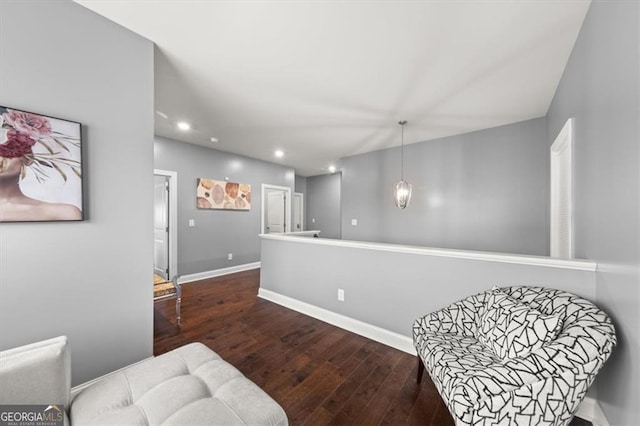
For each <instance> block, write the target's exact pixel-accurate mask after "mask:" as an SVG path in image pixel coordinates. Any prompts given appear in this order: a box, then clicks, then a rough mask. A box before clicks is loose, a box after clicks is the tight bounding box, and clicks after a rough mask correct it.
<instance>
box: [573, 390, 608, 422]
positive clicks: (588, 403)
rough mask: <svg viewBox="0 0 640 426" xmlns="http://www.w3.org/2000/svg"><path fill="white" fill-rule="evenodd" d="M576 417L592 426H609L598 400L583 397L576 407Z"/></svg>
mask: <svg viewBox="0 0 640 426" xmlns="http://www.w3.org/2000/svg"><path fill="white" fill-rule="evenodd" d="M576 417H580V418H581V419H584V420H588V421H590V422H591V423H593V426H609V421H608V420H607V417H606V416H605V415H604V411H602V407H601V406H600V404H599V403H598V400H597V399H595V398H591V397H589V396H587V397H585V398H584V400H583V401H582V403H581V404H580V406H579V407H578V411H577V412H576Z"/></svg>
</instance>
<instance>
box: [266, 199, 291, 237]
mask: <svg viewBox="0 0 640 426" xmlns="http://www.w3.org/2000/svg"><path fill="white" fill-rule="evenodd" d="M286 206H287V195H286V193H285V191H284V190H281V189H269V190H267V204H266V207H267V208H266V210H267V211H266V213H265V225H266V226H265V233H267V234H272V233H276V232H285V230H286V229H287V223H286V214H285V212H286Z"/></svg>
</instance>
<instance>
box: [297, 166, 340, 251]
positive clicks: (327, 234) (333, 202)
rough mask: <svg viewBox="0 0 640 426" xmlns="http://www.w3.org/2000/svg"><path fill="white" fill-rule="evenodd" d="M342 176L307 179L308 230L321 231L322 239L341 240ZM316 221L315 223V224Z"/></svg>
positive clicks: (333, 175) (334, 175) (320, 176)
mask: <svg viewBox="0 0 640 426" xmlns="http://www.w3.org/2000/svg"><path fill="white" fill-rule="evenodd" d="M341 177H342V176H341V174H340V173H333V174H329V175H319V176H312V177H308V178H307V194H306V195H305V197H306V198H307V207H308V209H307V214H306V216H307V217H306V222H307V224H306V228H307V229H313V230H316V229H319V230H320V231H321V233H320V237H322V238H338V239H339V238H341V235H342V231H341V212H340V211H341V198H342V196H341V190H342V186H341ZM314 220H315V223H314Z"/></svg>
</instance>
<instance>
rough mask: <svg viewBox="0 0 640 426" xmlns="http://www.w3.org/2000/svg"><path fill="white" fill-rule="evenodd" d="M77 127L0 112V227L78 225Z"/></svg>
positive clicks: (11, 111) (0, 109)
mask: <svg viewBox="0 0 640 426" xmlns="http://www.w3.org/2000/svg"><path fill="white" fill-rule="evenodd" d="M81 158H82V157H81V143H80V123H76V122H73V121H66V120H61V119H57V118H53V117H47V116H43V115H38V114H33V113H30V112H25V111H19V110H16V109H11V108H6V107H2V106H0V222H34V221H69V220H82V218H83V215H82V168H81Z"/></svg>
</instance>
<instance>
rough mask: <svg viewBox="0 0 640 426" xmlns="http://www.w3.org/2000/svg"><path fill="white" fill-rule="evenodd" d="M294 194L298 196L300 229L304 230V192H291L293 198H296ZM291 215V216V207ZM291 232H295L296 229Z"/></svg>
mask: <svg viewBox="0 0 640 426" xmlns="http://www.w3.org/2000/svg"><path fill="white" fill-rule="evenodd" d="M296 196H299V197H300V231H304V215H305V211H304V193H302V192H294V193H293V198H296ZM291 212H292V216H293V207H292V210H291ZM293 232H297V230H294V231H293Z"/></svg>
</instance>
